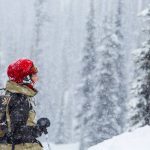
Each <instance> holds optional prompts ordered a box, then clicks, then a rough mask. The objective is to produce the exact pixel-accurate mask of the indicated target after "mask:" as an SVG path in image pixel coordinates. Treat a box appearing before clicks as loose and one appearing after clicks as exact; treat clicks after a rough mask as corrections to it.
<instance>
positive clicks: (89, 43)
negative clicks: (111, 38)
mask: <svg viewBox="0 0 150 150" xmlns="http://www.w3.org/2000/svg"><path fill="white" fill-rule="evenodd" d="M86 27H87V37H86V43H85V47H84V49H83V58H82V84H81V86H80V93H81V99H80V100H81V102H80V105H81V107H80V110H79V113H78V115H77V117H79V126H80V127H79V128H80V135H81V139H80V141H81V144H80V150H83V149H86V148H87V147H88V146H89V145H91V144H90V143H91V134H90V132H89V128H92V127H91V126H90V121H91V119H92V118H91V117H92V116H91V113H92V111H91V109H92V103H93V101H94V97H93V92H94V71H95V65H96V45H95V42H96V41H95V28H96V27H95V10H94V1H93V0H90V11H89V16H88V20H87V24H86Z"/></svg>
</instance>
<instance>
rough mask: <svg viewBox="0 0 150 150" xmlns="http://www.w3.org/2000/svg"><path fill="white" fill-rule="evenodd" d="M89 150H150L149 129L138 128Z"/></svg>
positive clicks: (147, 127)
mask: <svg viewBox="0 0 150 150" xmlns="http://www.w3.org/2000/svg"><path fill="white" fill-rule="evenodd" d="M89 150H150V127H149V126H146V127H142V128H138V129H137V130H135V131H133V132H128V133H124V134H121V135H119V136H116V137H113V138H112V139H109V140H106V141H104V142H102V143H100V144H98V145H96V146H93V147H91V148H89Z"/></svg>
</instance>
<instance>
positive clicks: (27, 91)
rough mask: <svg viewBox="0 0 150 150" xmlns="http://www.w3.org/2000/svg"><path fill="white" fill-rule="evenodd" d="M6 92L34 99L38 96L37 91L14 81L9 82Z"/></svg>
mask: <svg viewBox="0 0 150 150" xmlns="http://www.w3.org/2000/svg"><path fill="white" fill-rule="evenodd" d="M6 91H9V92H12V93H21V94H24V95H27V96H30V97H33V96H35V95H36V94H37V91H36V90H33V89H31V88H29V87H28V86H26V85H21V84H18V83H16V82H14V81H7V83H6Z"/></svg>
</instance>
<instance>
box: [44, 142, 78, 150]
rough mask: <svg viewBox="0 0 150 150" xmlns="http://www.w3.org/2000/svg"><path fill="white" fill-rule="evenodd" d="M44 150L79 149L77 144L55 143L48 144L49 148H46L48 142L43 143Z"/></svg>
mask: <svg viewBox="0 0 150 150" xmlns="http://www.w3.org/2000/svg"><path fill="white" fill-rule="evenodd" d="M43 145H44V150H79V144H76V143H75V144H63V145H55V144H50V148H48V144H46V143H44V144H43Z"/></svg>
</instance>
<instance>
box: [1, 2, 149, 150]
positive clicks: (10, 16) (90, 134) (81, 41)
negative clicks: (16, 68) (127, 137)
mask: <svg viewBox="0 0 150 150" xmlns="http://www.w3.org/2000/svg"><path fill="white" fill-rule="evenodd" d="M19 58H30V59H32V60H33V61H34V62H35V64H36V66H37V67H38V70H39V82H38V83H37V84H36V88H37V89H38V91H39V93H38V94H37V96H36V98H35V103H36V108H35V109H36V113H37V118H40V117H48V118H49V119H50V120H51V127H50V128H49V129H48V131H49V141H50V142H51V143H55V144H69V143H79V145H80V146H79V150H87V148H89V147H90V146H93V145H95V144H97V143H101V142H102V141H104V140H106V139H110V138H112V137H113V136H116V135H119V134H121V133H124V132H125V131H131V130H133V129H135V128H138V127H142V126H145V125H150V0H28V1H27V0H13V1H12V0H0V88H3V87H5V84H6V81H7V80H8V77H7V74H6V70H7V67H8V65H9V64H10V63H11V62H13V61H14V60H16V59H19ZM41 140H45V138H44V137H42V138H41Z"/></svg>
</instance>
